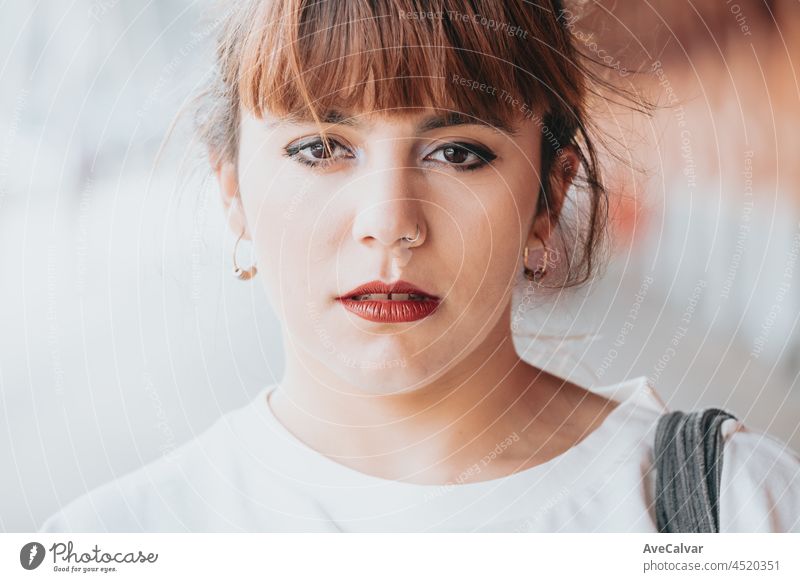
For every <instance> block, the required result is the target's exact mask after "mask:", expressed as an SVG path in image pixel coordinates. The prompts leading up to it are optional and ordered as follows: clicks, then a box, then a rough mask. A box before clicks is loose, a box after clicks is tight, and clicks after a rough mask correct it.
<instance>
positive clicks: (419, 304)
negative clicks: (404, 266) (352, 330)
mask: <svg viewBox="0 0 800 582" xmlns="http://www.w3.org/2000/svg"><path fill="white" fill-rule="evenodd" d="M338 301H339V303H341V304H342V305H343V306H344V308H345V309H347V310H348V311H350V312H351V313H355V314H356V315H357V316H359V317H361V318H362V319H366V320H367V321H374V322H378V323H406V322H409V321H417V320H419V319H423V318H425V317H428V316H429V315H430V314H431V313H433V312H434V311H435V310H436V308H437V307H439V301H438V300H433V299H430V300H427V301H392V300H388V299H387V300H385V301H356V300H354V299H339V300H338Z"/></svg>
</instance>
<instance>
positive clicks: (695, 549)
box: [642, 543, 703, 554]
mask: <svg viewBox="0 0 800 582" xmlns="http://www.w3.org/2000/svg"><path fill="white" fill-rule="evenodd" d="M642 553H643V554H702V553H703V546H691V545H688V544H684V543H680V544H664V545H661V546H656V545H652V544H645V545H644V550H642Z"/></svg>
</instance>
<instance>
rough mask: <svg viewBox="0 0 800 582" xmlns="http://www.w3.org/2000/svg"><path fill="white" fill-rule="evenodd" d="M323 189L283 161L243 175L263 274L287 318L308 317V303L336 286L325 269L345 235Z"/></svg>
mask: <svg viewBox="0 0 800 582" xmlns="http://www.w3.org/2000/svg"><path fill="white" fill-rule="evenodd" d="M320 188H321V186H320V184H319V183H318V181H317V180H315V179H314V177H311V178H309V177H308V176H301V175H298V174H297V173H296V172H292V171H291V167H287V166H286V165H285V164H280V163H277V164H268V163H264V164H262V165H260V166H259V167H258V168H256V169H253V170H252V171H249V170H247V169H245V171H244V172H243V173H242V175H241V178H240V191H241V195H242V202H243V205H244V209H245V214H246V216H247V221H248V225H249V227H250V229H251V233H252V234H253V237H254V244H255V252H256V256H257V258H258V266H259V277H260V278H261V283H262V284H263V285H264V286H265V288H266V291H267V294H268V296H269V297H270V300H271V302H272V304H273V305H274V306H275V307H276V308H277V309H279V314H278V315H279V317H281V318H282V319H283V318H287V319H288V318H292V319H296V317H297V316H298V313H299V314H300V315H301V316H303V317H304V318H305V317H306V316H307V315H308V313H309V310H310V309H311V308H310V307H309V304H310V303H311V302H315V301H316V302H318V303H319V302H320V297H322V296H323V295H324V294H330V291H331V288H330V282H329V281H328V282H327V283H326V281H325V277H326V276H327V275H325V276H323V272H324V271H326V270H327V269H328V266H329V265H331V264H333V263H334V261H335V254H336V249H337V247H338V246H339V245H340V244H341V236H340V234H337V233H338V232H339V230H337V229H338V227H337V226H336V224H334V221H333V220H332V219H331V216H332V215H333V213H332V209H331V208H330V207H326V206H325V202H328V199H325V202H320V201H321V200H322V196H321V194H320ZM323 191H327V190H323ZM326 284H327V286H326ZM312 311H313V309H312Z"/></svg>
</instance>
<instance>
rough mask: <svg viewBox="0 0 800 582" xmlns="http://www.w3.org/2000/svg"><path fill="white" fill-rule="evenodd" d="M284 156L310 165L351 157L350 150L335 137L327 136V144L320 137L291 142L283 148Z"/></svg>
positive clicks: (319, 164)
mask: <svg viewBox="0 0 800 582" xmlns="http://www.w3.org/2000/svg"><path fill="white" fill-rule="evenodd" d="M284 152H285V154H284V155H285V156H286V157H288V158H290V159H292V160H294V161H296V162H299V163H301V164H305V165H307V166H311V167H314V168H316V167H322V166H327V165H330V164H332V163H333V162H335V161H336V160H341V159H347V158H353V157H354V156H353V154H352V152H350V150H348V149H347V147H345V146H343V145H342V144H341V143H339V142H338V141H336V140H335V139H332V138H328V143H327V145H326V144H325V142H323V140H322V138H320V137H313V138H310V139H306V140H302V141H300V142H298V143H293V144H290V145H288V146H286V147H285V148H284Z"/></svg>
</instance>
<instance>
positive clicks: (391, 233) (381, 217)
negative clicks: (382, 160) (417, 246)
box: [353, 168, 423, 247]
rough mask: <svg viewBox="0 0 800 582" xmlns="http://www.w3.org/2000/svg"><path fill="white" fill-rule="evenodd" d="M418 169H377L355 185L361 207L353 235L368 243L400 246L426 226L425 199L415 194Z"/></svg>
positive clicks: (361, 241) (355, 220) (354, 223)
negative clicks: (423, 206)
mask: <svg viewBox="0 0 800 582" xmlns="http://www.w3.org/2000/svg"><path fill="white" fill-rule="evenodd" d="M414 181H415V177H414V168H392V169H383V170H376V171H373V172H371V173H370V175H369V176H365V177H364V178H363V179H361V180H359V181H358V183H357V184H356V185H355V192H354V193H355V195H356V196H357V197H358V207H357V211H356V216H355V219H354V222H353V238H354V239H355V240H356V241H357V242H359V243H361V244H366V245H376V244H380V245H383V246H386V247H391V246H394V245H396V244H397V243H398V242H399V241H400V239H401V238H402V237H408V238H414V237H415V236H416V234H417V226H418V225H419V227H420V229H422V228H423V225H422V219H423V217H422V209H421V201H420V200H419V198H418V195H417V194H415V188H414Z"/></svg>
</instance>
